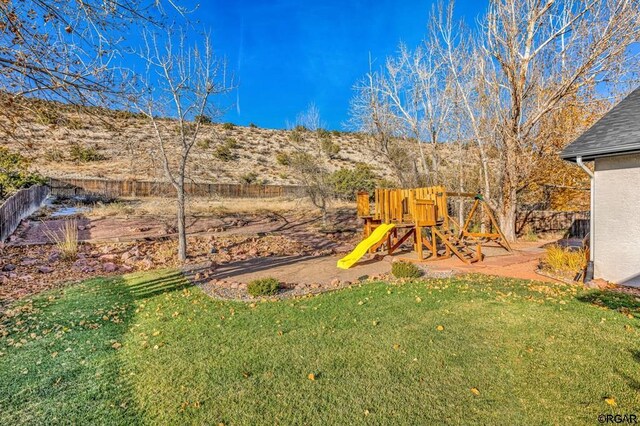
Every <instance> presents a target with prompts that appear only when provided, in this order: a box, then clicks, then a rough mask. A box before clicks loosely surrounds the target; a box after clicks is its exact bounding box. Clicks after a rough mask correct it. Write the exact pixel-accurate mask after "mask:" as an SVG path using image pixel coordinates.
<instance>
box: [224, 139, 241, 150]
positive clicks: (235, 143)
mask: <svg viewBox="0 0 640 426" xmlns="http://www.w3.org/2000/svg"><path fill="white" fill-rule="evenodd" d="M224 144H225V145H226V146H227V147H228V148H229V149H236V148H238V147H239V146H240V144H239V143H238V141H237V140H236V139H235V138H232V137H228V138H226V139H225V140H224Z"/></svg>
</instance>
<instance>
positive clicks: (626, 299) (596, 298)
mask: <svg viewBox="0 0 640 426" xmlns="http://www.w3.org/2000/svg"><path fill="white" fill-rule="evenodd" d="M577 299H578V300H579V301H581V302H585V303H590V304H592V305H595V306H599V307H602V308H608V309H611V310H614V311H618V312H621V313H623V314H631V315H633V316H634V317H635V318H640V298H638V297H637V296H633V295H630V294H626V293H620V292H617V291H606V290H605V291H599V290H598V291H592V292H589V293H587V294H584V295H582V296H579V297H578V298H577Z"/></svg>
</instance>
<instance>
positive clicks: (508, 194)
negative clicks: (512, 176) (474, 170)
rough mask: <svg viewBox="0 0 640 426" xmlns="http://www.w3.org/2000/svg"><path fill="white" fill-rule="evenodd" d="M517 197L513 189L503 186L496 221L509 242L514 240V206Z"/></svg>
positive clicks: (515, 206)
mask: <svg viewBox="0 0 640 426" xmlns="http://www.w3.org/2000/svg"><path fill="white" fill-rule="evenodd" d="M517 205H518V203H517V198H516V191H515V190H507V189H506V188H505V191H504V198H503V200H502V204H501V206H500V210H499V211H498V223H499V224H500V229H501V230H502V233H503V234H504V236H505V238H506V239H507V241H509V242H513V241H515V240H516V208H517Z"/></svg>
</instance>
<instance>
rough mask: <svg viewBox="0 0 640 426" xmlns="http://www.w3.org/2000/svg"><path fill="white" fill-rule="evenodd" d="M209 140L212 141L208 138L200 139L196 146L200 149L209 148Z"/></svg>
mask: <svg viewBox="0 0 640 426" xmlns="http://www.w3.org/2000/svg"><path fill="white" fill-rule="evenodd" d="M211 142H213V141H212V140H211V139H210V138H207V139H200V140H199V141H198V142H196V146H197V147H198V148H200V149H209V147H210V146H211Z"/></svg>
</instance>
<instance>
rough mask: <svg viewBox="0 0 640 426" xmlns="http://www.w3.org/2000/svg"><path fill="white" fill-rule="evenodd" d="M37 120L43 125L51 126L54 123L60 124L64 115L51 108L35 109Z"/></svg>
mask: <svg viewBox="0 0 640 426" xmlns="http://www.w3.org/2000/svg"><path fill="white" fill-rule="evenodd" d="M36 114H37V118H36V119H37V120H38V122H40V124H42V125H44V126H51V125H56V124H61V123H62V122H64V117H63V116H62V114H60V113H59V112H58V111H56V110H55V109H53V108H46V109H43V110H40V111H37V113H36Z"/></svg>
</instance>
